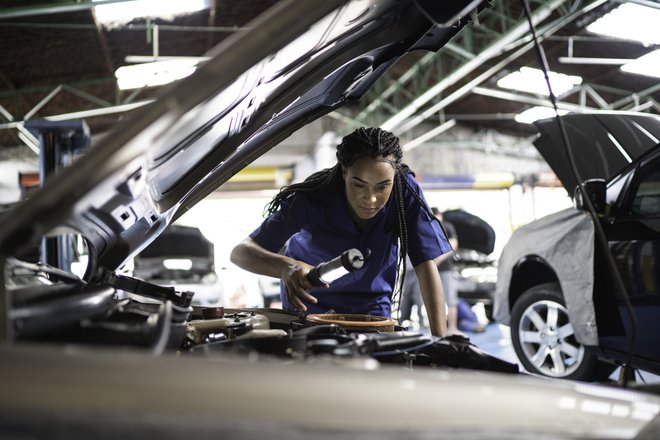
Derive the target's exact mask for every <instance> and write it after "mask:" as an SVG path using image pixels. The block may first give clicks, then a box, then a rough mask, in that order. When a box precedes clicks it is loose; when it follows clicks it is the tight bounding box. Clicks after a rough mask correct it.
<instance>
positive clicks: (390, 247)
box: [250, 174, 451, 317]
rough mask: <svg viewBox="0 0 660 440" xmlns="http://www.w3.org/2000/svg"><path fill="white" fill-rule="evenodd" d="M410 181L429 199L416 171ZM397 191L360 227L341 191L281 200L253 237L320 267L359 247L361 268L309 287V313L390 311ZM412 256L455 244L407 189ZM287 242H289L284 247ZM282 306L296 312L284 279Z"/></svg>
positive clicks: (420, 258)
mask: <svg viewBox="0 0 660 440" xmlns="http://www.w3.org/2000/svg"><path fill="white" fill-rule="evenodd" d="M406 178H407V179H408V182H409V183H410V185H411V186H412V188H414V190H415V191H416V192H417V193H418V194H419V196H420V197H421V199H422V200H424V203H425V204H426V201H425V199H424V196H423V194H422V191H421V188H420V187H419V185H418V183H417V181H416V180H415V179H414V176H413V175H412V174H408V175H407V177H406ZM393 199H394V197H393V194H392V196H390V200H389V201H388V202H387V204H386V205H385V207H384V208H383V209H381V211H380V212H378V214H376V216H374V218H372V219H370V220H369V222H368V223H367V225H366V227H365V228H364V229H362V230H360V229H358V228H357V227H356V226H355V225H354V224H353V221H352V220H351V217H350V214H349V210H348V204H347V201H346V196H345V194H344V192H343V191H337V192H333V193H331V194H330V195H328V196H327V197H326V198H325V199H323V200H321V201H312V200H310V199H308V197H306V196H302V195H298V196H296V197H295V198H294V199H293V200H292V201H285V202H283V203H282V205H281V207H280V209H279V210H278V211H277V212H275V213H274V214H273V215H271V216H270V217H268V218H267V219H266V220H264V222H263V223H262V224H261V226H259V227H258V228H257V229H256V230H254V231H253V232H252V233H251V234H250V237H252V238H253V239H254V240H255V241H256V242H257V243H258V244H259V245H261V246H262V247H264V248H265V249H267V250H269V251H271V252H283V253H284V254H285V255H287V256H290V257H292V258H295V259H296V260H300V261H304V262H306V263H308V264H311V265H313V266H316V265H317V264H319V263H321V262H324V261H328V260H331V259H332V258H335V257H336V256H338V255H339V254H341V253H342V252H343V251H345V250H347V249H351V248H356V249H359V250H360V251H362V252H363V253H364V252H365V251H366V249H370V250H371V256H370V258H369V259H368V260H367V261H366V263H365V265H364V266H363V267H362V268H361V269H360V270H358V271H355V272H351V273H349V274H347V275H345V276H343V277H341V278H339V279H338V280H336V281H334V282H333V283H332V284H331V285H330V287H329V288H319V289H311V290H310V294H311V295H312V296H314V297H316V298H317V300H318V303H317V304H309V303H305V304H306V305H307V313H325V312H327V311H329V310H334V311H335V312H336V313H360V314H369V315H376V316H388V317H389V316H390V315H391V306H392V304H391V296H392V292H393V291H394V287H395V281H396V261H397V248H398V244H397V237H396V213H395V209H396V206H395V203H394V200H393ZM403 199H404V204H405V207H406V210H405V211H406V223H407V229H408V255H409V257H410V261H411V262H412V264H413V266H417V265H418V264H420V263H423V262H424V261H428V260H432V259H434V258H435V257H437V256H439V255H441V254H444V253H446V252H449V251H450V250H451V246H450V245H449V242H448V241H447V239H446V237H445V235H444V233H443V231H442V229H441V228H440V226H439V225H438V223H437V222H436V221H434V220H432V219H431V217H430V215H429V214H427V212H426V211H425V210H424V209H422V208H421V206H420V205H419V203H418V202H417V200H415V198H414V196H413V195H412V194H410V191H409V190H408V189H407V188H404V197H403ZM285 245H286V246H285ZM280 296H281V298H282V303H283V305H284V309H286V310H290V311H295V308H294V307H293V306H291V304H289V302H288V301H287V299H286V294H285V292H284V286H283V284H282V283H280Z"/></svg>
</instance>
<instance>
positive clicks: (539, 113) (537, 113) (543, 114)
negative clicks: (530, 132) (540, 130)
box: [515, 106, 568, 124]
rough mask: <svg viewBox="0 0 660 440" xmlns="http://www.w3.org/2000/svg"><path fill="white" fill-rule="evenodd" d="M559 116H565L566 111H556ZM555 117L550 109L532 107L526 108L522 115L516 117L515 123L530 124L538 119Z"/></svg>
mask: <svg viewBox="0 0 660 440" xmlns="http://www.w3.org/2000/svg"><path fill="white" fill-rule="evenodd" d="M557 112H558V113H559V115H560V116H561V115H565V114H566V113H568V112H567V111H566V110H558V111H557ZM555 116H556V114H555V111H554V110H553V109H551V108H550V107H541V106H538V107H532V108H528V109H527V110H525V111H524V112H522V113H519V114H517V115H516V118H515V119H516V121H517V122H520V123H522V124H531V123H532V122H534V121H538V120H539V119H547V118H554V117H555Z"/></svg>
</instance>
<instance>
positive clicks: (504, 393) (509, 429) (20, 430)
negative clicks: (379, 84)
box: [0, 0, 660, 439]
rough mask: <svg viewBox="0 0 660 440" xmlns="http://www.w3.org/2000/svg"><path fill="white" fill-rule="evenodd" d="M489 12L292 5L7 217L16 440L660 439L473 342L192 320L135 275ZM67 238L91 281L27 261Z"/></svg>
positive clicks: (263, 315)
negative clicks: (191, 225)
mask: <svg viewBox="0 0 660 440" xmlns="http://www.w3.org/2000/svg"><path fill="white" fill-rule="evenodd" d="M483 6H484V4H482V2H481V1H468V0H463V1H455V2H436V1H423V0H372V1H364V0H354V1H346V0H342V1H334V0H316V1H312V0H306V1H303V2H300V1H295V2H294V1H290V2H289V1H285V2H280V3H278V4H276V5H275V7H274V9H272V10H270V11H269V12H267V13H265V14H264V15H262V16H260V17H259V18H257V19H256V20H255V21H254V22H252V23H250V24H249V25H248V26H247V29H250V31H245V32H238V33H236V34H234V35H233V36H232V37H229V38H228V39H227V40H224V41H223V42H222V43H221V44H220V46H218V48H217V49H216V50H215V51H214V52H213V53H212V54H211V55H212V58H211V59H210V60H209V61H208V62H207V63H206V64H204V65H203V66H202V67H201V68H200V69H198V70H197V71H196V72H195V73H194V74H193V75H192V76H190V77H189V78H187V79H185V80H183V81H182V82H180V83H177V84H175V85H174V86H172V87H171V88H169V89H167V90H166V91H165V92H164V93H163V94H162V96H161V97H160V98H159V99H158V100H156V101H155V102H154V103H153V104H150V105H149V106H147V107H143V108H142V109H140V110H137V111H136V112H135V113H134V114H132V115H131V117H129V118H127V119H125V120H124V121H123V122H122V123H120V124H118V126H117V127H116V128H115V129H114V130H113V131H112V133H110V134H109V135H107V136H105V137H103V138H102V139H101V140H100V141H99V142H98V144H97V145H95V146H93V148H92V149H91V150H90V152H89V153H88V154H86V155H84V156H82V157H81V158H79V159H78V160H77V161H75V162H74V163H73V164H72V165H71V166H70V167H69V168H67V169H65V170H61V171H60V172H58V173H57V174H55V175H54V176H53V177H52V178H51V179H49V180H48V181H46V182H45V185H44V187H43V188H42V189H41V190H39V191H38V192H36V193H35V194H34V195H33V196H32V197H31V198H30V199H28V200H26V201H25V202H23V203H21V204H20V205H19V206H17V207H16V208H15V209H13V210H12V211H11V215H3V216H2V217H0V263H2V267H6V270H4V271H0V274H2V277H3V280H2V281H3V282H2V283H0V340H1V341H2V344H0V372H1V373H2V374H0V390H2V392H0V437H2V438H3V439H18V438H20V439H38V438H53V439H64V438H66V439H69V438H95V437H104V438H123V437H132V438H147V437H150V438H151V437H154V438H159V439H170V438H171V439H174V438H182V437H186V438H196V439H197V438H200V439H201V438H241V439H243V438H253V439H256V438H266V437H267V438H273V439H278V438H279V439H291V438H303V437H305V438H306V437H314V438H316V439H337V438H345V439H348V438H379V439H391V438H401V437H406V438H431V437H433V438H475V439H479V438H488V439H510V438H565V439H569V438H570V439H579V438H589V439H593V438H608V439H612V438H632V437H634V436H636V435H637V434H638V433H640V432H642V431H643V430H648V429H657V426H658V423H660V421H659V419H658V418H657V415H658V413H660V397H658V396H656V395H653V394H651V393H649V392H644V391H642V390H618V389H611V388H606V387H586V386H583V385H581V384H580V385H578V384H572V383H553V382H551V381H549V380H545V379H540V378H532V377H527V376H523V375H521V374H519V373H518V369H517V365H516V364H511V363H508V362H505V361H502V360H500V359H498V358H496V357H493V356H490V355H488V354H487V353H483V352H482V351H481V350H479V349H478V348H477V347H474V346H473V345H471V344H470V343H469V341H467V340H465V339H463V338H460V337H453V338H451V337H448V338H433V337H430V336H426V335H422V334H416V333H408V332H402V331H398V329H396V327H395V326H394V325H393V324H392V323H391V322H389V321H388V320H387V319H386V318H384V319H368V320H367V319H365V320H364V321H363V322H357V321H355V320H353V321H350V322H349V320H348V319H346V320H344V321H345V322H348V323H350V324H358V325H355V326H354V327H350V326H349V327H347V326H346V325H343V324H342V325H340V324H335V323H328V324H321V325H317V324H313V323H312V320H311V317H309V316H304V315H303V316H300V315H297V314H292V313H288V312H285V311H283V310H277V309H262V310H260V309H238V310H231V309H227V308H224V309H222V308H219V307H192V306H191V304H192V300H193V298H194V295H193V294H191V293H190V292H186V291H179V290H177V289H175V288H174V286H161V285H157V284H154V283H150V282H148V281H145V280H141V279H138V278H136V277H130V276H125V275H122V274H120V273H118V272H117V270H118V269H119V268H120V267H121V266H122V265H123V264H124V263H125V262H126V261H128V260H129V259H131V258H133V257H134V256H135V255H137V254H138V253H139V252H140V251H142V250H143V249H144V248H146V247H147V246H148V244H149V243H151V242H152V241H153V240H154V239H155V238H156V237H157V236H158V235H159V234H160V233H162V232H163V231H164V230H165V229H166V228H167V227H168V225H170V224H171V223H172V222H174V221H175V220H176V219H177V218H178V217H180V216H181V215H182V214H183V213H184V212H186V210H188V209H189V208H190V207H191V206H193V205H195V203H197V202H198V201H199V200H201V199H203V198H204V197H206V196H207V195H208V194H209V193H210V192H211V191H213V190H215V189H216V188H217V187H218V186H220V185H222V184H223V183H224V182H225V181H226V180H228V179H229V177H231V176H232V175H234V174H235V173H236V172H238V171H239V170H240V169H242V168H243V167H245V166H246V164H248V163H250V162H251V161H253V160H255V159H256V158H258V157H259V156H260V155H262V154H263V153H264V152H265V151H267V150H269V149H270V148H271V147H273V146H275V145H276V144H277V143H278V142H279V141H281V140H282V139H284V138H285V137H286V136H288V135H289V134H291V133H292V132H293V131H294V130H296V129H297V128H298V127H301V126H302V125H304V124H306V123H307V122H308V121H310V120H313V119H315V118H317V117H319V116H321V115H323V114H325V113H327V112H329V111H331V110H333V109H335V108H337V107H339V106H340V105H342V104H344V103H345V102H346V101H348V100H352V99H357V98H359V97H360V96H361V95H362V94H363V93H364V92H365V90H366V89H367V88H368V87H369V86H370V85H371V84H372V83H373V81H375V80H376V78H378V76H380V75H381V74H382V73H383V72H384V71H385V70H386V69H387V68H388V67H389V66H390V65H391V64H392V63H393V62H394V61H395V60H396V59H398V58H399V57H400V56H401V55H403V54H404V53H406V52H408V51H410V50H416V49H422V48H424V49H438V48H439V47H441V46H443V45H444V44H445V43H446V42H447V41H449V40H450V39H451V37H452V36H454V35H455V34H456V33H457V32H458V31H459V30H460V28H461V27H462V26H463V25H464V24H465V23H466V21H467V19H468V17H469V16H470V15H472V14H474V13H477V10H478V9H479V8H480V7H483ZM231 214H232V213H219V215H218V218H217V221H218V223H219V224H221V222H222V216H221V215H231ZM62 231H66V232H72V231H73V232H75V233H77V234H78V235H80V236H82V237H83V240H84V242H85V243H86V250H87V258H88V261H89V265H88V268H87V270H86V271H85V273H84V275H83V276H82V277H78V276H76V275H74V274H73V273H71V272H69V271H67V270H64V269H63V268H60V267H54V266H50V265H46V264H38V263H28V262H24V261H20V260H18V259H17V258H15V257H14V256H15V255H16V253H17V251H18V250H20V249H21V248H22V247H24V246H30V245H32V244H33V243H34V242H35V241H38V240H39V239H40V238H41V237H42V236H43V235H54V234H59V233H61V232H62ZM237 239H238V238H237ZM316 318H317V319H321V320H323V319H325V321H322V322H328V321H327V319H326V318H333V317H332V316H331V317H327V316H321V317H316ZM338 320H339V319H336V320H335V321H338ZM315 322H318V321H315ZM384 326H387V327H392V328H391V329H389V328H388V331H380V330H376V329H380V328H382V327H384ZM390 330H392V331H390ZM477 370H478V371H477ZM505 373H506V374H505ZM443 399H444V401H443ZM448 399H449V400H448ZM447 402H450V403H447ZM558 419H561V420H562V422H561V423H557V420H558ZM647 432H648V431H647Z"/></svg>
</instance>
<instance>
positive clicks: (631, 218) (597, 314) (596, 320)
mask: <svg viewBox="0 0 660 440" xmlns="http://www.w3.org/2000/svg"><path fill="white" fill-rule="evenodd" d="M562 118H563V121H564V124H565V126H566V132H567V137H568V140H569V145H568V148H570V152H571V154H573V155H574V157H575V162H576V166H577V170H578V173H579V176H580V177H579V178H576V177H575V176H574V175H573V174H572V172H571V169H570V167H569V165H568V164H569V162H568V160H567V156H566V155H567V152H566V150H565V148H564V146H563V142H562V137H561V135H560V133H559V130H558V127H557V123H556V121H555V120H553V119H549V120H543V121H539V122H538V123H537V127H538V129H539V133H540V134H539V137H538V139H537V140H536V141H535V145H536V146H537V148H538V149H539V151H540V152H541V154H542V155H543V157H544V158H545V159H546V160H547V162H548V163H549V164H550V166H551V167H552V168H553V169H554V170H555V172H556V174H557V176H558V177H559V179H560V180H561V181H562V183H563V184H564V187H565V188H566V190H567V191H569V190H570V193H572V191H573V189H574V188H575V186H576V184H577V183H578V182H584V184H585V189H586V191H587V194H588V198H589V200H590V201H591V203H592V204H593V206H594V208H595V209H596V211H597V216H596V217H595V218H594V217H592V216H591V215H590V213H589V212H588V210H587V208H586V203H587V202H586V201H585V199H584V198H583V197H582V196H581V195H580V193H579V192H576V194H577V196H576V197H575V207H574V208H568V209H566V210H563V211H560V212H557V213H554V214H551V215H549V216H547V217H544V218H541V219H539V220H537V221H534V222H532V223H530V224H528V225H526V226H524V227H522V228H520V229H518V230H517V231H515V232H514V234H513V235H512V237H511V239H510V240H509V242H508V243H507V245H506V246H505V248H504V250H503V252H502V255H501V257H500V260H499V266H498V280H497V287H496V295H495V318H496V319H497V320H498V321H499V322H501V323H504V324H508V325H510V326H511V337H512V342H513V347H514V349H515V352H516V354H517V356H518V358H519V360H520V362H521V363H522V364H523V365H524V367H525V368H526V369H527V370H528V371H530V372H533V373H537V374H542V375H545V376H551V377H563V378H569V379H579V380H600V379H603V378H606V377H607V376H608V375H609V374H610V373H611V372H612V371H613V370H614V368H615V367H616V366H618V365H622V364H623V363H625V362H626V360H627V359H628V356H629V353H630V352H632V353H631V354H632V366H633V367H634V368H638V369H642V370H647V371H651V372H653V373H656V374H659V373H660V336H659V335H660V301H659V299H658V298H659V293H660V291H659V286H660V277H659V275H660V267H659V266H658V257H659V251H660V146H659V145H658V140H659V139H660V118H659V117H658V116H655V115H639V114H621V113H606V114H603V113H596V114H571V115H566V116H563V117H562ZM594 222H598V223H599V224H600V226H602V229H603V231H604V238H605V241H606V242H607V243H604V242H602V241H600V240H598V236H597V233H596V231H595V223H594ZM608 253H609V254H610V255H611V256H612V258H613V259H614V261H615V263H616V268H617V270H618V272H619V274H620V276H621V279H622V281H623V284H624V286H625V292H622V291H620V290H619V289H618V288H617V283H616V282H615V278H614V275H613V271H612V270H611V266H610V265H608V262H607V259H608V255H607V254H608ZM623 295H626V296H627V299H628V301H629V302H630V305H631V308H630V309H628V307H627V306H626V301H625V297H624V296H623ZM629 310H630V311H632V314H633V315H634V318H635V321H636V337H635V341H634V345H631V343H630V342H631V341H630V336H631V325H632V324H631V322H633V321H632V320H631V319H630V315H629Z"/></svg>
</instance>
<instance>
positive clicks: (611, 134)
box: [534, 112, 660, 194]
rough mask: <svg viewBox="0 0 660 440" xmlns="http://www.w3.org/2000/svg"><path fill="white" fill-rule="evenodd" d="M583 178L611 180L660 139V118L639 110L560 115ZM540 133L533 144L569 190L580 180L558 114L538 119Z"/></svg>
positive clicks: (537, 125)
mask: <svg viewBox="0 0 660 440" xmlns="http://www.w3.org/2000/svg"><path fill="white" fill-rule="evenodd" d="M560 117H561V118H562V120H563V122H564V126H565V127H566V135H567V136H568V141H569V145H570V148H571V152H572V154H573V157H574V158H575V165H576V167H577V170H578V173H579V175H580V178H581V179H582V180H583V181H584V180H587V179H592V178H603V179H606V180H609V179H610V178H612V177H614V176H615V175H616V174H617V173H618V172H619V171H621V170H622V169H623V168H625V167H626V166H627V165H629V164H630V163H631V162H633V161H634V160H635V159H636V158H637V157H639V156H641V155H642V154H643V153H644V152H646V151H648V150H649V149H651V148H652V147H654V146H656V145H657V144H658V142H659V140H660V118H658V117H657V116H654V115H645V114H638V113H622V112H618V113H614V112H612V113H593V114H577V113H576V114H569V115H564V116H560ZM535 125H536V127H537V129H538V130H539V136H538V137H537V139H536V140H535V141H534V145H535V146H536V148H537V149H538V150H539V152H540V153H541V155H542V156H543V158H544V159H545V160H546V162H547V163H548V165H550V167H551V168H552V170H553V171H554V172H555V174H556V175H557V177H558V178H559V180H561V182H562V184H563V185H564V188H565V189H566V191H568V193H569V194H573V191H574V190H575V187H576V186H577V184H578V182H577V180H576V178H575V176H573V172H572V171H571V166H570V162H569V159H568V156H567V154H566V148H565V147H564V143H563V141H562V136H561V132H560V130H559V126H558V123H557V121H556V119H555V118H550V119H543V120H540V121H537V122H535Z"/></svg>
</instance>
